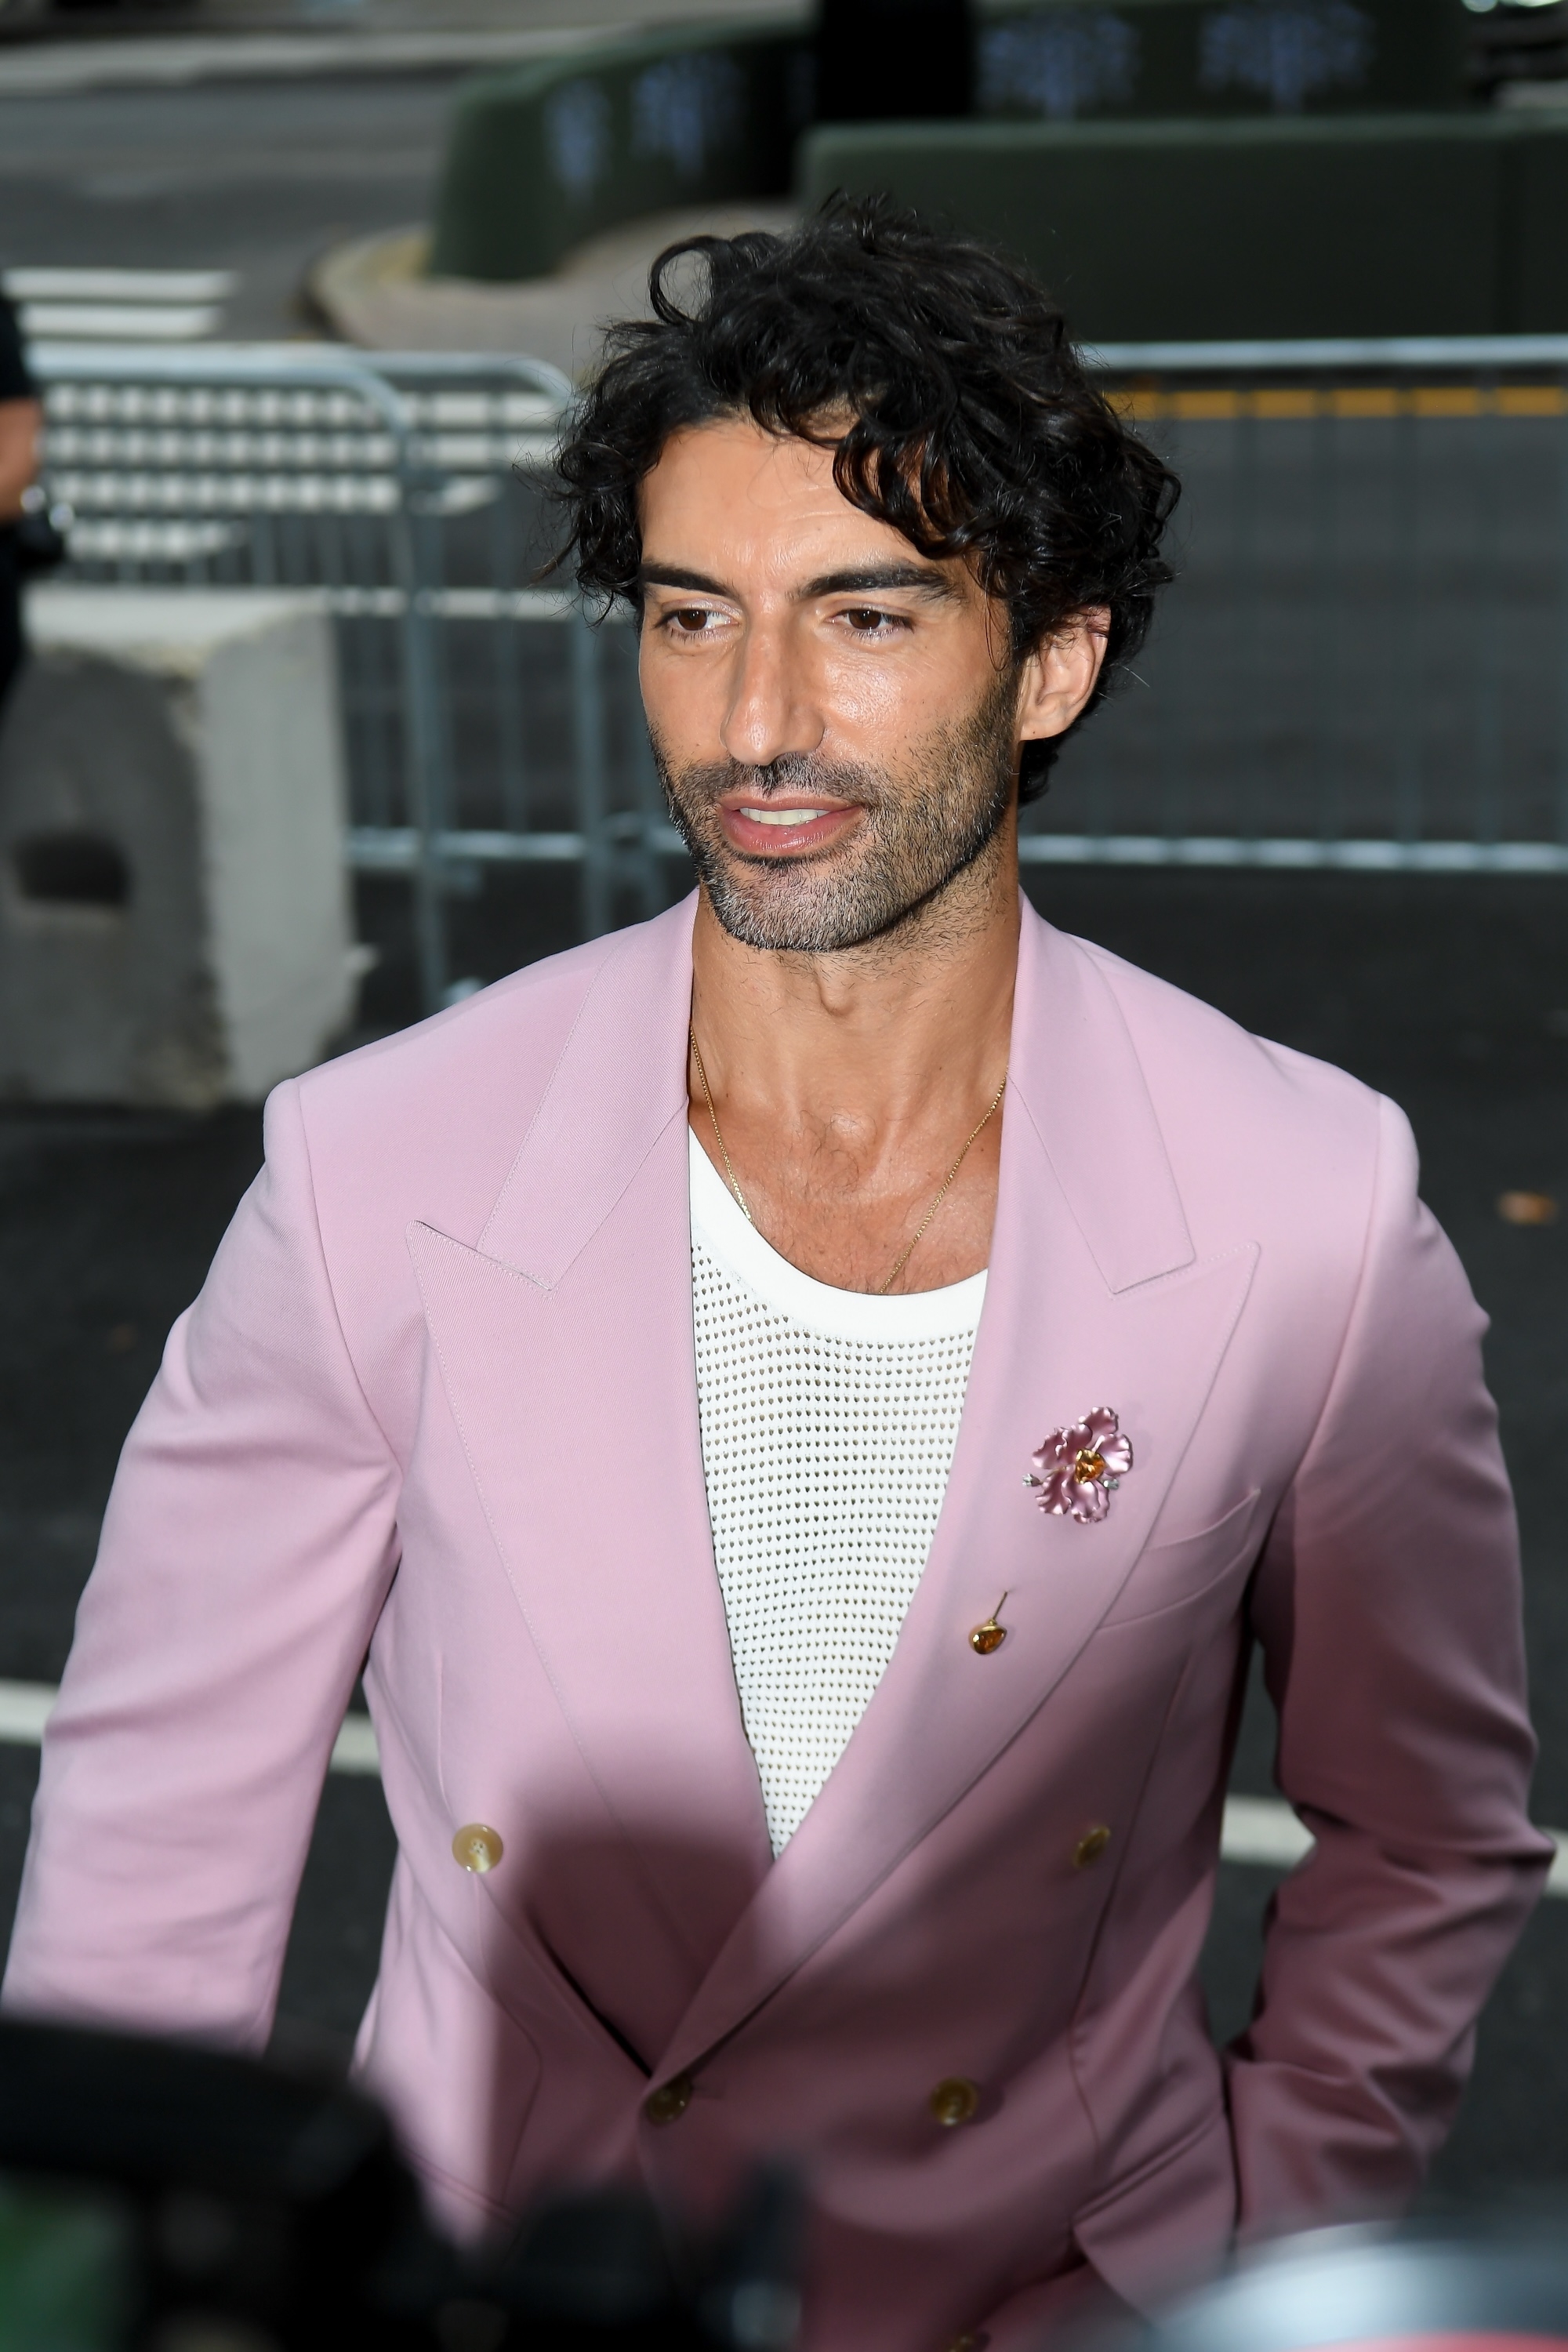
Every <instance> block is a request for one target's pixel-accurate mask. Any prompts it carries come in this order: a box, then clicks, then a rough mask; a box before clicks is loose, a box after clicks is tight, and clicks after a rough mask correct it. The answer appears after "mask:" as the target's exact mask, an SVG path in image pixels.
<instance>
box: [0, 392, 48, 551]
mask: <svg viewBox="0 0 1568 2352" xmlns="http://www.w3.org/2000/svg"><path fill="white" fill-rule="evenodd" d="M43 427H44V412H43V409H42V408H41V407H40V405H39V404H38V403H37V401H36V400H0V523H8V522H15V521H16V518H17V516H18V515H19V514H20V513H21V511H22V493H23V491H24V490H25V489H26V488H27V487H28V485H29V484H30V483H31V482H33V481H35V480H36V479H37V472H38V444H39V441H40V438H41V437H42V434H43Z"/></svg>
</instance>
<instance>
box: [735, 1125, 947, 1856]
mask: <svg viewBox="0 0 1568 2352" xmlns="http://www.w3.org/2000/svg"><path fill="white" fill-rule="evenodd" d="M690 1142H691V1289H692V1305H693V1314H694V1318H695V1323H696V1333H697V1396H698V1405H699V1409H700V1415H701V1426H702V1463H703V1469H704V1473H705V1475H706V1478H707V1484H708V1509H709V1515H710V1518H711V1520H712V1524H713V1549H714V1554H715V1557H716V1559H717V1561H718V1567H719V1581H720V1584H721V1587H722V1590H723V1594H724V1608H725V1612H726V1614H727V1616H728V1618H729V1622H730V1646H731V1651H732V1653H733V1655H734V1660H735V1680H736V1683H737V1685H738V1686H739V1689H740V1694H741V1710H742V1715H743V1717H744V1718H745V1725H746V1735H747V1738H749V1739H750V1741H751V1743H752V1752H753V1754H754V1755H755V1757H756V1759H757V1770H758V1773H759V1775H760V1776H761V1779H762V1784H763V1803H764V1804H765V1806H766V1808H767V1817H768V1833H769V1835H770V1836H771V1838H772V1839H773V1852H774V1853H775V1854H777V1853H782V1851H783V1850H784V1846H785V1845H786V1844H787V1843H789V1840H790V1839H791V1837H792V1836H793V1835H794V1834H795V1831H796V1830H797V1829H798V1828H799V1827H800V1824H801V1822H802V1820H803V1819H804V1817H805V1811H806V1809H807V1807H808V1806H809V1805H810V1804H811V1802H812V1801H813V1799H814V1798H815V1797H816V1792H817V1790H819V1789H820V1788H821V1786H822V1784H823V1782H824V1781H825V1780H826V1778H827V1776H828V1774H829V1773H830V1772H831V1771H832V1769H833V1767H834V1766H835V1764H837V1761H838V1759H839V1757H840V1756H841V1755H842V1754H843V1752H844V1748H845V1747H846V1745H847V1742H848V1738H849V1735H850V1733H851V1732H852V1731H853V1730H854V1728H855V1727H856V1725H857V1724H858V1722H859V1720H860V1717H862V1715H863V1714H864V1713H865V1711H866V1708H867V1706H868V1704H869V1702H870V1698H871V1694H872V1692H873V1691H874V1690H875V1689H876V1687H877V1685H878V1684H879V1682H880V1680H881V1678H882V1675H883V1671H884V1669H885V1668H886V1666H887V1664H888V1661H889V1658H890V1657H891V1656H892V1654H893V1644H894V1643H895V1642H896V1641H897V1640H898V1638H899V1630H900V1626H901V1625H902V1624H903V1622H904V1616H905V1612H907V1611H908V1609H909V1605H910V1601H911V1600H912V1599H913V1597H914V1591H915V1587H916V1585H917V1584H918V1583H919V1582H920V1579H921V1571H922V1570H923V1569H924V1567H925V1563H926V1554H927V1553H928V1552H929V1550H930V1549H931V1537H932V1536H933V1534H934V1533H935V1531H936V1522H937V1514H938V1513H939V1512H940V1510H941V1508H942V1496H943V1494H944V1493H945V1491H946V1487H947V1474H948V1471H949V1469H950V1468H951V1466H952V1451H953V1447H954V1445H955V1444H957V1442H958V1423H959V1416H960V1414H961V1413H962V1412H963V1396H964V1391H965V1389H966V1387H967V1385H968V1381H969V1364H970V1358H971V1356H972V1355H973V1349H974V1334H975V1328H976V1327H977V1325H978V1323H979V1321H980V1309H981V1307H982V1305H983V1304H984V1297H985V1276H984V1274H983V1273H982V1274H977V1275H974V1276H972V1277H971V1278H970V1280H969V1281H967V1282H957V1283H954V1284H952V1286H950V1287H949V1288H947V1289H943V1290H926V1291H916V1292H913V1293H910V1294H909V1295H907V1296H905V1297H899V1298H873V1297H868V1296H867V1295H866V1294H865V1293H863V1292H860V1291H854V1290H835V1289H833V1288H832V1287H831V1286H829V1285H828V1284H826V1283H823V1282H814V1281H813V1280H812V1279H811V1277H810V1276H808V1275H804V1274H802V1273H801V1272H800V1271H799V1270H798V1268H797V1267H795V1266H793V1265H790V1264H789V1262H788V1260H787V1259H786V1258H783V1257H781V1256H780V1255H779V1254H778V1252H777V1251H776V1250H774V1249H772V1248H770V1247H769V1245H768V1244H767V1243H766V1242H765V1241H764V1240H763V1237H762V1235H761V1234H759V1233H758V1232H757V1231H756V1229H755V1227H754V1226H753V1225H752V1224H750V1223H748V1221H747V1220H746V1218H745V1217H743V1216H742V1213H741V1210H740V1208H739V1206H738V1204H737V1202H736V1201H735V1198H734V1195H733V1194H732V1193H731V1192H730V1190H729V1188H728V1186H727V1185H726V1184H725V1182H724V1181H723V1179H722V1177H721V1176H720V1174H719V1173H718V1171H717V1170H716V1169H715V1168H714V1167H713V1165H712V1163H711V1161H710V1160H709V1158H708V1155H707V1153H706V1152H705V1151H704V1150H702V1147H701V1145H700V1143H699V1142H698V1140H697V1138H696V1137H695V1135H694V1136H692V1138H691V1139H690Z"/></svg>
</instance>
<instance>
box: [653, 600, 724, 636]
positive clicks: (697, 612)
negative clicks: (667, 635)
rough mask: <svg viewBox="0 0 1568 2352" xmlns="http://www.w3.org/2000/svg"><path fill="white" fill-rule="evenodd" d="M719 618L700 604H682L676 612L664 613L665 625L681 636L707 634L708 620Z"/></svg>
mask: <svg viewBox="0 0 1568 2352" xmlns="http://www.w3.org/2000/svg"><path fill="white" fill-rule="evenodd" d="M718 618H719V615H718V614H717V613H710V612H709V611H708V609H707V607H706V606H705V605H702V604H683V605H682V606H681V607H680V609H679V611H678V612H674V613H670V614H667V615H666V620H665V625H666V627H667V628H670V629H673V630H675V631H676V633H677V634H678V635H680V636H683V637H700V636H703V635H706V634H707V629H708V624H709V622H710V621H716V620H717V619H718Z"/></svg>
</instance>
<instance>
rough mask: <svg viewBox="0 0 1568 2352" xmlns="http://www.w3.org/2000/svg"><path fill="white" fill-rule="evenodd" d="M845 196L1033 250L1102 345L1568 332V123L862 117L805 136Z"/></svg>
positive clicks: (1418, 118) (813, 171)
mask: <svg viewBox="0 0 1568 2352" xmlns="http://www.w3.org/2000/svg"><path fill="white" fill-rule="evenodd" d="M835 188H846V189H848V190H849V191H850V192H851V193H853V194H872V193H878V192H885V193H887V194H890V195H892V196H894V197H895V198H897V199H898V200H899V201H900V203H904V204H909V205H916V206H917V207H919V208H920V209H921V211H923V212H926V213H928V214H930V215H931V216H932V217H934V218H937V219H943V220H948V221H951V222H952V223H953V224H955V225H956V226H961V227H963V228H967V229H970V230H973V232H975V233H976V234H977V235H979V236H986V237H991V238H994V239H995V240H997V241H998V242H999V243H1001V244H1003V245H1005V246H1007V247H1011V248H1012V249H1013V250H1014V251H1015V252H1017V253H1021V254H1022V255H1023V256H1024V257H1026V259H1027V260H1029V261H1031V262H1032V263H1033V264H1034V265H1035V267H1036V268H1037V269H1038V270H1039V272H1040V274H1041V276H1042V277H1043V278H1044V279H1045V281H1046V283H1047V286H1049V287H1050V289H1051V290H1052V292H1053V293H1054V294H1055V295H1056V297H1057V299H1058V301H1059V302H1060V303H1061V304H1062V306H1063V308H1064V310H1066V312H1067V314H1068V320H1069V321H1070V323H1071V326H1072V330H1073V332H1074V333H1075V334H1076V335H1079V336H1082V337H1086V338H1088V339H1089V341H1104V342H1120V341H1127V342H1145V341H1167V340H1172V341H1184V342H1205V341H1226V340H1229V339H1231V338H1242V339H1258V340H1270V339H1273V338H1276V337H1281V336H1284V337H1296V336H1317V335H1332V336H1340V335H1349V336H1369V335H1377V336H1384V335H1507V334H1537V333H1539V334H1548V333H1559V332H1563V331H1568V266H1565V265H1564V261H1563V247H1562V240H1561V237H1560V236H1559V234H1558V226H1557V225H1558V223H1559V222H1560V221H1561V219H1562V217H1563V200H1564V197H1565V196H1568V120H1563V121H1552V119H1550V118H1547V117H1541V118H1535V119H1531V118H1530V117H1527V116H1525V115H1522V114H1495V115H1465V114H1458V113H1454V114H1437V113H1434V114H1386V115H1352V114H1342V115H1337V116H1326V115H1323V116H1318V117H1315V118H1298V119H1294V120H1258V121H1229V122H1226V121H1198V120H1191V121H1178V122H1134V121H1123V122H1061V123H1048V124H1047V123H1011V122H1009V123H1001V122H953V123H945V122H922V123H896V124H880V123H868V124H854V125H850V126H848V127H847V128H844V129H838V128H827V129H824V130H820V131H815V132H813V133H812V135H811V136H810V138H809V139H807V140H806V141H805V142H804V144H803V148H802V154H801V164H800V194H801V201H802V202H803V204H804V205H807V206H809V205H813V204H815V203H817V202H819V201H820V200H821V198H822V197H824V196H825V195H826V194H828V193H829V192H830V191H831V190H833V189H835Z"/></svg>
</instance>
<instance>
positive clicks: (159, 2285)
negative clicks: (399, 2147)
mask: <svg viewBox="0 0 1568 2352" xmlns="http://www.w3.org/2000/svg"><path fill="white" fill-rule="evenodd" d="M797 2214H798V2200H797V2199H796V2196H795V2191H794V2189H792V2188H791V2186H790V2185H789V2184H788V2183H787V2182H785V2181H784V2180H783V2179H776V2178H771V2177H770V2178H767V2179H763V2180H761V2181H759V2183H758V2184H757V2186H756V2189H755V2190H754V2191H753V2193H752V2197H751V2198H750V2199H749V2200H747V2202H746V2204H745V2206H744V2207H743V2208H742V2210H741V2211H740V2212H738V2213H737V2214H736V2215H735V2216H734V2217H733V2218H732V2220H731V2224H730V2226H729V2227H728V2229H727V2230H726V2231H724V2232H723V2233H722V2234H721V2236H720V2237H719V2238H718V2239H717V2240H716V2241H714V2242H709V2243H707V2244H705V2245H703V2246H700V2247H698V2246H694V2245H692V2244H689V2243H687V2242H682V2241H681V2240H680V2238H679V2236H678V2235H677V2234H676V2233H674V2232H673V2231H671V2229H670V2228H669V2226H668V2221H666V2220H664V2219H662V2218H661V2217H660V2216H659V2215H658V2214H657V2213H656V2212H655V2210H654V2209H653V2207H652V2206H651V2205H650V2204H648V2203H647V2201H646V2200H644V2199H642V2198H640V2197H639V2196H637V2194H635V2193H634V2192H632V2191H630V2190H611V2191H606V2192H604V2193H602V2194H599V2195H595V2196H592V2197H582V2198H578V2199H563V2200H560V2201H559V2202H557V2203H555V2204H552V2205H551V2206H548V2207H545V2208H543V2209H542V2210H538V2211H536V2212H535V2213H533V2214H532V2215H531V2216H530V2217H529V2218H528V2219H527V2220H526V2221H525V2222H524V2223H523V2225H522V2226H521V2229H520V2231H518V2233H517V2235H516V2237H515V2239H514V2240H513V2241H512V2242H510V2244H507V2245H505V2246H501V2247H491V2248H489V2249H487V2250H483V2251H477V2252H476V2251H473V2250H461V2249H458V2248H456V2247H453V2246H449V2245H447V2244H446V2243H445V2242H443V2241H442V2240H440V2239H439V2238H437V2236H436V2235H435V2234H434V2232H433V2231H431V2230H430V2229H429V2228H428V2227H427V2225H426V2222H425V2221H424V2219H423V2216H422V2214H421V2211H420V2205H419V2197H418V2192H417V2189H416V2186H415V2183H414V2180H413V2179H412V2177H411V2176H410V2174H409V2173H408V2171H407V2170H406V2168H405V2166H404V2164H403V2163H402V2161H401V2159H400V2158H399V2157H398V2155H397V2153H396V2151H395V2148H394V2147H393V2143H392V2138H391V2134H390V2132H389V2130H388V2127H387V2125H386V2123H385V2120H384V2117H383V2116H381V2114H380V2112H379V2111H378V2110H377V2109H376V2108H375V2107H374V2106H373V2105H371V2104H370V2103H369V2102H368V2101H367V2100H365V2099H363V2098H361V2097H360V2096H359V2095H358V2094H357V2093H355V2092H353V2091H351V2090H349V2089H347V2088H346V2087H344V2086H343V2085H342V2084H338V2083H335V2082H325V2081H313V2080H311V2079H310V2078H309V2077H308V2076H306V2075H302V2074H293V2073H288V2072H284V2071H281V2070H279V2069H278V2068H277V2067H274V2066H271V2065H262V2064H259V2063H256V2062H253V2061H251V2060H249V2059H245V2058H238V2057H232V2056H229V2055H227V2054H226V2053H219V2052H215V2051H207V2050H201V2049H196V2048H193V2047H190V2046H187V2045H184V2044H171V2043H164V2042H153V2041H142V2040H139V2039H136V2038H134V2037H132V2036H129V2035H119V2034H106V2033H91V2032H82V2031H79V2030H77V2029H74V2028H67V2027H59V2026H47V2025H26V2024H5V2025H0V2341H3V2343H4V2346H5V2352H192V2347H195V2346H196V2345H197V2344H198V2343H199V2344H200V2346H201V2347H203V2352H342V2347H347V2346H352V2347H354V2352H574V2347H584V2352H586V2347H590V2346H598V2347H603V2352H612V2347H619V2352H714V2347H733V2352H739V2347H748V2352H786V2347H788V2346H789V2345H790V2344H791V2343H792V2342H793V2341H794V2338H795V2328H796V2324H797V2321H798V2316H799V2298H798V2295H797V2293H796V2290H795V2263H796V2241H797V2236H798V2221H797Z"/></svg>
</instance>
